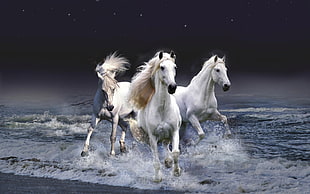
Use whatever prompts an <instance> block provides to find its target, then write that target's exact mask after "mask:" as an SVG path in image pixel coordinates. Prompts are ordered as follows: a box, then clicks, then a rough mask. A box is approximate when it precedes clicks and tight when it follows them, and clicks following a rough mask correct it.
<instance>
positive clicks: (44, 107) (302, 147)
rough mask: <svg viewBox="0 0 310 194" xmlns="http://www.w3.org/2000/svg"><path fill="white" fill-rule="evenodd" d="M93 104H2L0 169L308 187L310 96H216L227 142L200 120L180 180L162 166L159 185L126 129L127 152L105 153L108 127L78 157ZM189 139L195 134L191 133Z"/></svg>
mask: <svg viewBox="0 0 310 194" xmlns="http://www.w3.org/2000/svg"><path fill="white" fill-rule="evenodd" d="M91 99H92V96H90V95H89V96H88V95H84V96H83V95H76V96H68V97H66V99H65V100H62V101H60V102H57V103H56V102H48V101H36V100H31V98H30V99H26V100H24V101H19V103H16V102H15V101H14V100H12V99H5V98H3V99H1V101H0V172H2V173H14V174H18V175H27V176H35V177H49V178H55V179H61V180H79V181H82V182H91V183H99V184H107V185H113V186H121V187H132V188H138V189H152V190H171V191H182V192H210V193H213V192H216V193H220V192H225V193H240V192H258V193H293V192H296V193H306V192H307V191H308V190H309V185H310V162H309V161H310V99H309V98H284V97H266V96H252V95H236V94H233V95H228V94H227V95H226V94H225V95H219V97H218V101H219V104H220V111H221V112H222V113H223V114H224V115H226V116H227V117H228V120H229V124H230V127H231V131H232V132H233V134H234V135H233V137H231V138H229V139H225V138H222V134H223V126H222V124H221V123H219V122H205V123H203V128H204V130H205V132H206V133H207V136H206V138H205V139H204V140H202V141H201V142H200V143H199V144H198V145H197V146H191V147H182V152H181V155H180V167H181V168H182V175H181V176H180V177H174V176H173V175H172V173H171V170H170V169H165V168H164V166H163V165H162V172H163V181H162V182H161V183H154V182H153V181H152V178H153V175H154V170H153V163H152V154H151V152H150V149H149V148H148V147H146V146H144V145H141V144H139V143H136V142H135V141H134V140H133V138H132V136H131V134H130V132H128V133H127V138H126V145H127V148H128V153H126V154H120V152H119V145H118V144H116V151H117V153H116V157H110V156H109V149H110V140H109V139H110V138H109V136H110V130H111V125H110V123H108V122H102V123H101V124H100V125H99V127H98V128H97V130H96V131H95V133H94V134H93V136H92V139H91V147H90V150H91V151H90V154H89V156H88V157H85V158H82V157H81V156H80V153H81V150H82V147H83V144H84V140H85V138H86V130H87V127H88V126H89V122H90V119H91V116H90V115H91V110H92V109H91ZM25 101H26V102H25ZM187 135H190V136H192V137H195V138H196V137H197V135H196V134H195V132H194V130H193V129H191V130H190V131H189V134H187ZM119 137H120V130H119V131H118V135H117V138H119ZM195 138H194V139H195ZM117 142H118V141H117ZM161 149H163V148H162V147H161ZM163 158H164V156H163V155H161V159H163ZM162 161H163V160H162Z"/></svg>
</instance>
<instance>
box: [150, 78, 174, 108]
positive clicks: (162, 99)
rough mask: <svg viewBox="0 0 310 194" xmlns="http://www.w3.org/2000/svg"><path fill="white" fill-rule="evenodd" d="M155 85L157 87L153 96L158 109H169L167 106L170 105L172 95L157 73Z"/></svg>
mask: <svg viewBox="0 0 310 194" xmlns="http://www.w3.org/2000/svg"><path fill="white" fill-rule="evenodd" d="M154 85H155V93H154V96H153V99H154V101H155V102H156V104H157V105H158V106H157V107H158V109H160V110H165V108H167V106H166V105H169V104H170V96H169V95H170V94H169V93H168V89H167V86H166V85H164V84H162V82H161V81H160V79H159V78H158V75H157V73H156V74H155V78H154Z"/></svg>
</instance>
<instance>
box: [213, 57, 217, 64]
mask: <svg viewBox="0 0 310 194" xmlns="http://www.w3.org/2000/svg"><path fill="white" fill-rule="evenodd" d="M216 61H217V55H215V57H214V63H216Z"/></svg>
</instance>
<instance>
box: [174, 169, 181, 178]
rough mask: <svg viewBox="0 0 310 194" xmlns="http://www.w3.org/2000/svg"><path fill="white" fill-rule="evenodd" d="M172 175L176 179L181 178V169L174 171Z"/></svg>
mask: <svg viewBox="0 0 310 194" xmlns="http://www.w3.org/2000/svg"><path fill="white" fill-rule="evenodd" d="M173 175H174V176H176V177H179V176H181V169H180V168H177V169H175V170H174V172H173Z"/></svg>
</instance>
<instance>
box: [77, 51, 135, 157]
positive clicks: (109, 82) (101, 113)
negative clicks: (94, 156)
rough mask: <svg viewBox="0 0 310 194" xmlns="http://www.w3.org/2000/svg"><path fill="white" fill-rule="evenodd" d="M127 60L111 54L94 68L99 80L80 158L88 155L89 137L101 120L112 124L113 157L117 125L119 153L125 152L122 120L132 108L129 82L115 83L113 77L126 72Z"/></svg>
mask: <svg viewBox="0 0 310 194" xmlns="http://www.w3.org/2000/svg"><path fill="white" fill-rule="evenodd" d="M126 64H128V61H127V59H125V58H124V57H119V56H117V55H116V53H113V54H111V55H109V56H107V57H106V59H105V60H104V62H103V63H102V64H98V65H97V67H96V72H97V76H98V78H99V82H98V88H97V92H96V94H95V97H94V102H93V114H92V121H91V125H90V127H89V128H88V134H87V138H86V141H85V144H84V148H83V151H82V153H81V156H86V155H87V154H88V147H89V141H90V136H91V135H92V133H93V130H94V129H95V127H96V126H97V125H98V123H99V122H100V121H101V120H108V121H110V122H111V123H112V132H111V136H110V140H111V151H110V154H111V155H112V156H113V155H115V150H114V143H115V141H116V129H117V126H118V125H119V126H120V127H121V128H122V135H121V138H120V140H119V143H120V150H121V152H125V151H126V146H125V135H126V130H127V127H128V123H127V122H126V121H125V120H124V119H125V118H127V117H129V116H130V115H131V113H132V112H133V108H132V107H131V106H130V104H129V103H128V92H129V88H130V82H117V80H115V76H116V74H117V73H119V72H123V71H125V70H127V67H126Z"/></svg>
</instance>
